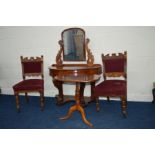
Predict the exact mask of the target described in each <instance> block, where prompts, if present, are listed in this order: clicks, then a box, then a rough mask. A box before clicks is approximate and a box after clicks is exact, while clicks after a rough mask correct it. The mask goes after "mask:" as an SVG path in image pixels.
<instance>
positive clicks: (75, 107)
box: [59, 105, 77, 120]
mask: <svg viewBox="0 0 155 155" xmlns="http://www.w3.org/2000/svg"><path fill="white" fill-rule="evenodd" d="M75 110H77V106H76V105H73V106H71V107H70V108H69V111H68V114H67V115H66V116H64V117H61V118H59V119H61V120H65V119H68V118H70V117H71V115H72V113H73V112H74V111H75Z"/></svg>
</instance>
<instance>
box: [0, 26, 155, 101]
mask: <svg viewBox="0 0 155 155" xmlns="http://www.w3.org/2000/svg"><path fill="white" fill-rule="evenodd" d="M80 27H81V28H83V29H84V30H85V31H86V37H88V38H90V41H91V42H90V44H89V47H90V49H91V51H92V52H93V54H94V57H95V63H101V53H105V54H106V53H113V52H122V51H124V50H127V52H128V66H127V70H128V100H130V101H151V100H152V92H151V90H152V83H153V81H155V46H154V43H155V27H147V26H146V27H144V26H140V27H135V26H134V27H130V26H122V27H121V26H102V27H101V26H100V27H98V26H86V27H83V26H80ZM65 28H68V27H62V26H59V27H56V26H47V27H45V26H41V27H39V26H33V27H27V26H25V27H24V26H22V27H21V26H19V27H12V26H9V27H4V26H3V27H0V87H1V88H2V93H3V94H13V90H12V86H13V85H14V84H15V83H16V82H18V81H20V80H21V79H22V73H21V65H20V56H21V55H23V56H40V55H44V75H45V96H55V94H57V89H56V88H55V87H54V86H53V83H52V80H51V77H50V76H49V71H48V67H49V66H50V65H51V64H53V63H55V57H56V54H57V52H58V50H59V45H58V40H60V37H61V32H62V31H63V30H64V29H65ZM101 80H102V79H101ZM74 89H75V88H74V86H68V85H65V86H64V92H65V93H66V94H74ZM89 94H90V90H89V86H87V88H86V90H85V95H86V96H87V95H89Z"/></svg>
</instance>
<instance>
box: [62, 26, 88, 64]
mask: <svg viewBox="0 0 155 155" xmlns="http://www.w3.org/2000/svg"><path fill="white" fill-rule="evenodd" d="M70 30H80V31H82V32H83V36H84V38H83V56H84V59H82V60H66V59H65V44H64V33H65V32H67V31H70ZM61 39H62V50H63V61H66V62H74V61H75V62H78V61H79V62H80V61H86V49H85V48H86V47H85V39H86V38H85V31H84V30H83V29H82V28H78V27H73V28H68V29H65V30H64V31H62V33H61Z"/></svg>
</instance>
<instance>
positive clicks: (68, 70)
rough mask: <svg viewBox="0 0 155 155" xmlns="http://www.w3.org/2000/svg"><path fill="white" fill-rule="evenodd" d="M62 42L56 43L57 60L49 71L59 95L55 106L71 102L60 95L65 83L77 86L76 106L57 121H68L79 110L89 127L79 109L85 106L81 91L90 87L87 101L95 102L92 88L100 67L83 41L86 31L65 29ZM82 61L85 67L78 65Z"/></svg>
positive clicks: (100, 70)
mask: <svg viewBox="0 0 155 155" xmlns="http://www.w3.org/2000/svg"><path fill="white" fill-rule="evenodd" d="M61 38H62V39H61V40H60V41H59V45H60V50H59V51H58V54H57V56H56V64H53V65H51V66H50V67H49V74H50V76H51V77H52V81H53V84H54V86H55V87H56V88H57V89H58V92H59V93H58V95H56V98H57V104H58V105H63V104H64V103H65V102H68V101H70V99H66V98H65V95H64V92H63V84H64V83H66V82H67V83H68V82H69V83H74V84H76V90H75V100H76V104H75V105H74V106H72V107H70V109H69V111H68V114H67V116H65V117H62V118H60V119H68V118H69V117H70V116H71V114H72V112H74V111H75V110H78V111H80V113H81V115H82V119H83V121H84V122H85V123H86V124H87V125H89V126H92V124H91V123H90V122H89V121H87V119H86V116H85V112H84V109H83V107H82V106H83V105H84V104H85V100H84V88H85V85H86V83H90V85H91V96H90V100H91V101H92V100H94V99H95V98H94V96H93V94H94V93H93V88H94V86H95V82H96V81H97V80H98V79H99V78H100V74H101V73H102V68H101V65H100V64H94V56H93V54H92V52H91V51H90V49H89V48H88V43H89V39H85V31H84V30H83V29H81V28H70V29H66V30H64V31H63V32H62V33H61ZM62 55H63V59H62ZM86 56H87V60H86ZM82 61H86V63H85V64H83V63H80V62H82ZM64 62H67V63H64ZM68 62H72V63H68ZM73 62H74V63H73ZM75 62H76V63H75Z"/></svg>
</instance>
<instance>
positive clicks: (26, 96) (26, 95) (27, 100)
mask: <svg viewBox="0 0 155 155" xmlns="http://www.w3.org/2000/svg"><path fill="white" fill-rule="evenodd" d="M25 98H26V102H29V97H28V93H25Z"/></svg>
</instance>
